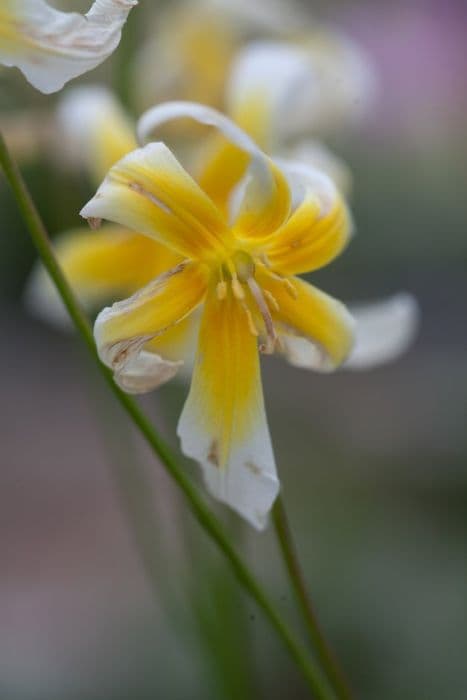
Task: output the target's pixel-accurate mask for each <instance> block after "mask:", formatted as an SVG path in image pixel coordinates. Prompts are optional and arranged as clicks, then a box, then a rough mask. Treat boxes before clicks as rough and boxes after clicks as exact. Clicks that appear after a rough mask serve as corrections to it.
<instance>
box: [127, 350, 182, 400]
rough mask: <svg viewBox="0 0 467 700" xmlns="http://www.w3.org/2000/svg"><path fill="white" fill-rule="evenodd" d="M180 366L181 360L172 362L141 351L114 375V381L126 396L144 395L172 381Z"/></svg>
mask: <svg viewBox="0 0 467 700" xmlns="http://www.w3.org/2000/svg"><path fill="white" fill-rule="evenodd" d="M182 366H183V360H178V361H175V362H174V361H172V360H168V359H165V358H163V357H161V356H160V355H156V354H155V353H153V352H146V351H145V350H143V351H142V352H140V353H138V354H136V355H133V356H132V357H131V358H130V360H129V361H128V362H127V363H126V364H125V365H124V367H122V368H121V369H120V370H119V371H118V372H117V371H116V372H115V373H114V380H115V383H116V384H118V386H119V387H120V389H123V391H125V392H126V393H127V394H146V393H148V392H149V391H153V390H154V389H157V387H159V386H160V385H161V384H165V382H168V381H169V380H170V379H172V378H173V377H174V376H175V375H176V374H177V372H178V370H179V369H180V367H182Z"/></svg>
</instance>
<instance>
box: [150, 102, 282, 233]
mask: <svg viewBox="0 0 467 700" xmlns="http://www.w3.org/2000/svg"><path fill="white" fill-rule="evenodd" d="M181 118H186V119H193V120H195V121H196V122H199V123H201V124H206V125H207V126H213V127H214V128H215V129H216V130H217V131H218V132H219V133H220V134H221V135H222V136H223V137H224V139H226V140H227V141H228V142H229V143H231V144H232V145H233V146H234V148H233V149H232V148H228V150H227V159H226V158H225V157H222V158H220V159H219V160H216V159H214V161H213V162H212V163H211V165H210V174H209V180H210V182H213V181H214V180H215V179H216V176H217V178H218V179H219V187H218V188H215V189H214V191H213V194H214V195H215V196H216V202H217V204H218V206H219V207H220V208H221V209H222V210H223V211H225V210H226V208H227V206H228V202H227V201H226V200H227V197H228V195H229V194H230V193H231V188H232V185H233V184H234V182H235V183H236V182H237V181H238V179H239V178H240V177H241V176H242V175H243V172H244V169H245V165H246V161H245V155H246V156H247V158H248V161H247V163H248V170H247V172H246V175H245V177H246V182H245V186H244V187H243V188H242V199H241V202H240V204H239V206H238V208H237V212H236V221H235V222H234V223H235V229H236V233H237V234H238V235H240V236H244V237H249V236H253V235H254V236H257V237H262V236H264V235H265V234H266V233H269V232H270V231H271V230H274V229H275V228H278V227H279V226H280V224H281V223H282V222H283V221H284V220H285V219H286V218H287V216H288V213H289V211H290V192H289V188H288V185H287V181H286V179H285V178H284V177H283V175H282V173H281V172H280V170H279V169H278V168H277V166H276V165H275V164H274V163H273V162H272V161H271V160H270V159H269V158H268V157H267V156H266V155H265V154H264V153H263V152H262V151H261V150H260V149H259V148H258V146H257V145H256V143H255V142H254V141H253V140H252V139H251V138H250V137H249V136H248V134H246V133H245V132H244V131H243V130H242V129H241V128H240V127H238V126H237V125H236V124H234V122H232V121H231V120H230V119H229V118H228V117H226V116H225V115H223V114H221V113H220V112H218V111H217V110H215V109H212V108H209V107H206V106H204V105H200V104H197V103H195V102H167V103H165V104H162V105H158V106H157V107H153V108H152V109H150V110H148V111H147V112H146V113H145V114H143V116H142V117H141V119H140V121H139V123H138V128H137V131H138V138H139V140H140V141H141V142H142V143H144V142H145V141H147V139H148V138H149V136H150V135H151V134H152V133H153V132H154V130H155V129H156V128H158V127H160V126H161V125H162V124H165V123H167V122H170V121H172V120H175V119H181ZM226 168H228V170H226ZM201 180H202V181H203V186H204V185H205V184H206V180H205V179H203V176H202V175H201ZM232 181H234V182H232ZM218 191H219V192H220V196H218Z"/></svg>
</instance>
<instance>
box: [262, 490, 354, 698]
mask: <svg viewBox="0 0 467 700" xmlns="http://www.w3.org/2000/svg"><path fill="white" fill-rule="evenodd" d="M272 519H273V523H274V529H275V532H276V536H277V539H278V542H279V547H280V550H281V553H282V557H283V559H284V563H285V567H286V569H287V573H288V575H289V579H290V583H291V585H292V588H293V590H294V593H295V597H296V599H297V602H298V605H299V608H300V610H301V612H302V618H303V622H304V623H305V626H306V629H307V632H308V635H309V637H310V640H311V643H312V644H313V646H314V648H315V650H316V654H317V657H318V659H319V661H320V663H321V666H322V668H323V669H324V670H325V671H326V674H327V676H328V678H329V680H330V681H331V683H332V686H333V688H334V691H335V693H336V695H337V697H338V698H341V699H342V700H351V697H352V695H351V691H350V688H349V686H348V684H347V680H346V678H345V677H344V674H343V672H342V670H341V669H340V667H339V665H338V663H337V661H336V658H335V656H334V654H333V652H332V649H331V648H330V646H329V645H328V643H327V641H326V639H325V637H324V634H323V632H322V630H321V627H320V625H319V622H318V618H317V617H316V613H315V611H314V607H313V603H312V601H311V598H310V595H309V593H308V590H307V587H306V583H305V577H304V574H303V571H302V568H301V566H300V561H299V558H298V554H297V548H296V546H295V543H294V540H293V537H292V531H291V529H290V525H289V522H288V518H287V513H286V510H285V507H284V502H283V500H282V497H281V496H280V495H279V497H278V498H277V500H276V502H275V504H274V509H273V513H272Z"/></svg>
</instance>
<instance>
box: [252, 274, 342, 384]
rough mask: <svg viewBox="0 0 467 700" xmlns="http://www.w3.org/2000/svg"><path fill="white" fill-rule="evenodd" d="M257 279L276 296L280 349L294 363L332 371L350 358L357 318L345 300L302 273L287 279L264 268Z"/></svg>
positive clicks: (276, 317) (273, 314)
mask: <svg viewBox="0 0 467 700" xmlns="http://www.w3.org/2000/svg"><path fill="white" fill-rule="evenodd" d="M257 279H258V283H259V284H260V285H261V287H262V288H263V289H264V290H266V291H267V292H269V294H271V295H272V296H273V297H274V300H275V305H274V307H275V308H272V309H271V313H272V317H273V320H274V322H275V326H276V329H277V330H278V332H279V349H280V350H281V351H282V352H283V353H284V355H285V356H286V358H287V359H288V361H289V362H290V363H291V364H293V365H296V366H297V367H305V368H309V369H315V370H318V371H320V372H329V371H332V370H334V369H336V368H337V367H338V366H339V365H341V364H342V363H343V362H344V361H345V360H346V358H347V357H348V355H349V353H350V351H351V349H352V346H353V342H354V325H355V322H354V319H353V318H352V316H351V315H350V313H349V312H348V311H347V309H346V307H345V306H344V305H343V304H341V303H340V302H339V301H337V300H336V299H334V298H333V297H331V296H329V295H328V294H325V293H324V292H321V291H320V290H319V289H317V288H316V287H314V286H312V285H311V284H308V282H305V281H304V280H301V279H299V278H298V277H292V278H289V279H288V280H287V282H286V283H285V281H284V279H281V278H279V277H277V276H272V275H271V273H270V272H268V271H267V270H265V269H264V268H262V269H261V268H260V269H258V272H257Z"/></svg>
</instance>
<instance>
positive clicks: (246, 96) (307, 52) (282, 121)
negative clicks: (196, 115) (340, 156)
mask: <svg viewBox="0 0 467 700" xmlns="http://www.w3.org/2000/svg"><path fill="white" fill-rule="evenodd" d="M375 82H376V81H375V76H374V71H373V68H372V66H371V64H370V62H369V60H368V59H367V58H366V56H364V55H363V53H362V51H361V50H360V49H359V48H358V47H357V46H356V45H355V44H354V43H353V42H352V41H351V40H349V39H348V38H347V37H344V36H342V35H340V34H338V33H336V32H334V31H331V30H326V29H321V30H317V31H315V32H313V33H310V32H309V33H308V35H307V36H306V38H304V39H303V40H302V41H300V42H298V41H296V42H294V43H292V42H281V41H271V40H257V41H253V42H251V43H250V44H247V45H246V46H245V47H244V49H243V50H242V51H240V52H239V53H238V55H237V57H236V60H235V62H234V63H233V66H232V69H231V74H230V81H229V84H228V88H227V104H228V110H229V113H230V114H231V115H232V116H233V117H234V119H241V120H242V126H243V127H244V128H245V129H246V130H247V131H249V128H248V125H247V123H246V121H245V115H247V117H246V118H247V119H248V114H249V113H253V114H254V112H251V105H257V104H258V103H261V104H262V105H263V109H262V112H261V113H262V115H263V126H262V130H263V131H262V134H263V136H262V137H261V135H259V136H258V135H257V134H256V138H260V139H261V140H260V143H261V145H262V147H263V148H265V149H266V150H270V149H273V150H276V149H277V146H278V145H282V144H283V143H284V140H285V139H286V138H288V137H292V136H297V135H298V134H303V133H314V134H316V133H320V132H321V131H327V130H329V129H330V128H333V127H335V126H340V125H341V124H342V123H343V122H344V123H345V122H351V121H353V120H355V119H357V118H358V117H360V116H361V115H362V114H364V112H365V110H366V108H367V107H368V104H369V103H370V101H371V100H372V97H373V93H374V88H375ZM252 126H253V128H256V126H255V124H254V122H253V124H252Z"/></svg>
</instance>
